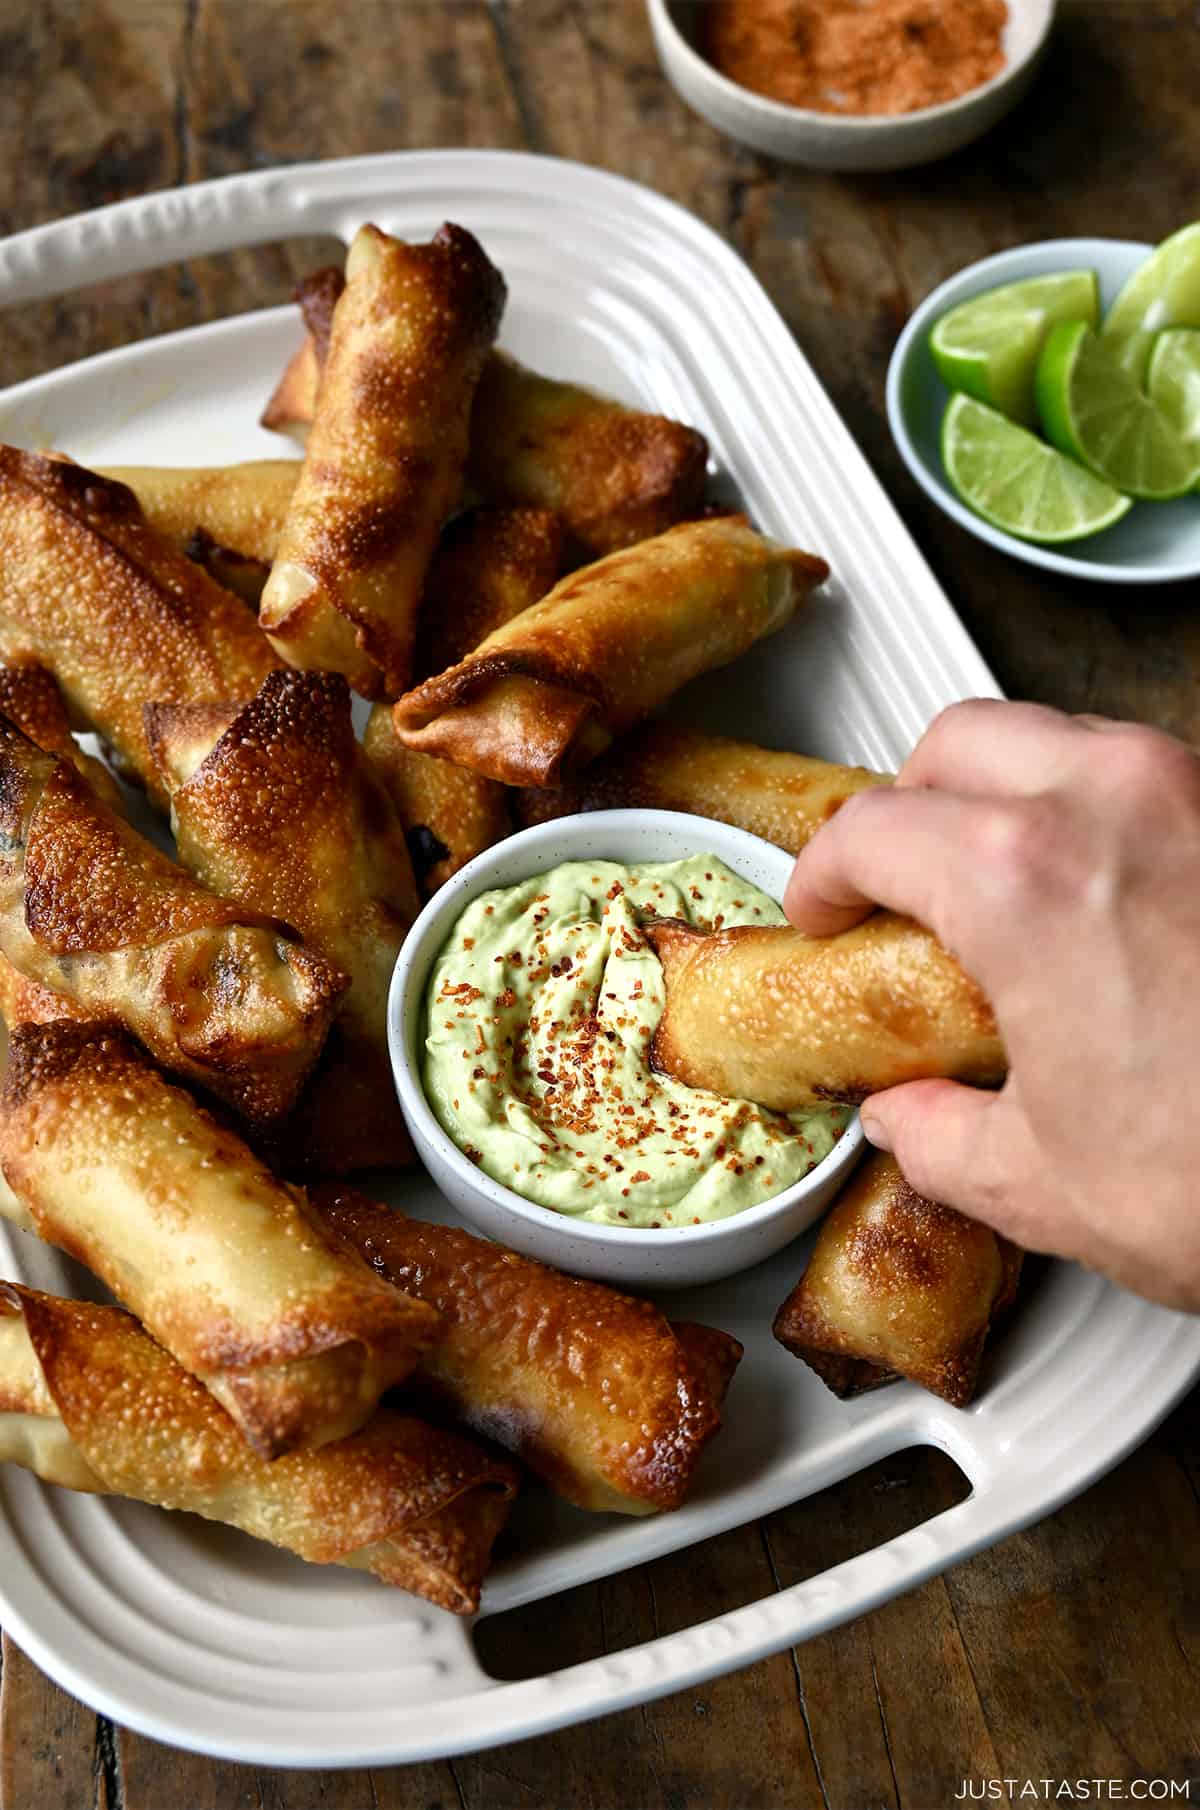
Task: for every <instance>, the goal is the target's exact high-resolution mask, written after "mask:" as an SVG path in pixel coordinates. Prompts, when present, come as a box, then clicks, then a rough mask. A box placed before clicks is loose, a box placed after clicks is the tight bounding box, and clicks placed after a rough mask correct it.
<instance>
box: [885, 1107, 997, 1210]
mask: <svg viewBox="0 0 1200 1810" xmlns="http://www.w3.org/2000/svg"><path fill="white" fill-rule="evenodd" d="M1011 1116H1012V1109H1011V1105H1010V1103H1009V1102H1008V1101H1007V1100H1006V1099H1005V1098H1004V1096H1003V1095H1002V1094H993V1093H985V1092H983V1091H982V1090H981V1089H980V1088H976V1087H963V1086H962V1085H961V1084H960V1083H959V1082H957V1081H907V1082H905V1083H904V1085H903V1086H902V1087H890V1088H888V1090H887V1091H886V1092H885V1093H881V1094H872V1095H871V1097H870V1099H868V1100H864V1102H863V1106H862V1128H863V1131H864V1132H865V1134H866V1136H867V1138H868V1139H869V1140H870V1142H871V1143H872V1144H874V1145H875V1147H876V1149H878V1150H890V1151H891V1153H892V1155H893V1156H894V1157H895V1159H896V1161H897V1163H899V1165H900V1168H901V1171H902V1172H903V1174H904V1177H905V1180H906V1181H907V1182H908V1184H909V1186H910V1187H912V1188H915V1189H916V1191H917V1193H918V1194H924V1195H925V1196H926V1197H927V1199H929V1200H936V1201H938V1202H940V1203H941V1205H943V1206H947V1207H957V1208H958V1210H959V1211H960V1212H961V1213H966V1214H968V1215H969V1216H970V1217H971V1218H972V1219H981V1220H983V1221H984V1223H985V1224H987V1225H991V1226H994V1227H995V1229H996V1230H997V1231H1000V1232H1003V1231H1004V1229H1005V1227H1004V1223H1003V1222H1004V1220H1005V1218H1006V1217H1007V1215H1006V1213H1005V1200H1004V1194H1003V1188H1002V1168H1001V1164H1000V1162H999V1160H998V1159H999V1153H1000V1151H1001V1150H1002V1149H1004V1148H1005V1140H1006V1136H1007V1135H1008V1132H1009V1131H1010V1130H1011V1127H1010V1126H1009V1121H1010V1119H1011ZM1004 1168H1005V1169H1007V1165H1004Z"/></svg>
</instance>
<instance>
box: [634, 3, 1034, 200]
mask: <svg viewBox="0 0 1200 1810" xmlns="http://www.w3.org/2000/svg"><path fill="white" fill-rule="evenodd" d="M647 9H648V11H649V15H650V23H651V28H652V30H653V32H654V39H655V43H656V45H657V47H658V53H659V56H660V58H661V60H662V64H663V68H664V69H665V71H666V73H667V76H668V78H669V80H670V81H671V83H672V85H673V86H674V88H675V89H676V92H677V93H678V94H679V95H680V96H681V98H682V99H683V100H685V101H686V102H687V103H688V105H689V106H691V107H694V108H695V109H696V111H697V112H698V113H701V114H703V115H704V117H705V119H707V120H709V121H710V122H711V123H712V124H713V125H714V126H716V127H717V128H718V130H719V131H722V132H726V133H728V134H729V136H730V137H732V138H737V139H740V140H741V141H742V142H743V143H744V144H748V145H751V146H752V147H753V148H754V149H755V150H757V151H764V152H766V153H767V154H768V155H769V156H771V157H778V158H781V159H782V160H783V161H785V162H788V163H800V164H807V165H809V166H810V167H811V168H814V169H826V170H844V171H853V170H902V169H909V168H911V167H912V166H913V165H915V164H921V163H931V162H932V161H933V160H934V159H935V158H938V157H945V156H947V155H948V154H949V153H950V152H951V151H957V150H959V149H960V148H961V146H963V145H965V144H969V143H970V142H971V141H972V140H973V139H976V138H979V137H980V136H981V135H982V134H983V133H984V132H986V131H987V130H988V129H989V127H991V126H994V125H995V124H996V123H997V121H998V120H1000V119H1002V118H1003V116H1004V115H1005V114H1006V113H1007V112H1008V111H1009V109H1010V108H1012V107H1014V106H1015V105H1016V103H1017V101H1018V100H1020V98H1021V96H1022V95H1023V94H1024V93H1025V90H1026V89H1027V88H1028V86H1029V84H1030V82H1031V81H1032V80H1033V76H1034V72H1035V70H1036V68H1037V64H1038V61H1039V59H1040V57H1041V54H1042V51H1043V50H1044V48H1045V45H1046V41H1047V38H1048V37H1049V33H1050V27H1051V25H1052V23H1053V19H1054V11H1055V0H647Z"/></svg>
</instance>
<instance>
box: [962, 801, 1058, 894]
mask: <svg viewBox="0 0 1200 1810" xmlns="http://www.w3.org/2000/svg"><path fill="white" fill-rule="evenodd" d="M974 824H975V841H976V849H975V853H976V854H977V855H978V856H982V858H983V860H984V862H985V863H986V865H987V867H988V868H989V870H990V872H991V875H992V878H993V880H994V881H996V882H998V883H999V884H1000V885H1001V886H1002V887H1003V889H1004V890H1006V891H1018V892H1027V891H1032V890H1038V891H1042V890H1045V888H1046V887H1047V885H1048V883H1049V881H1050V879H1051V877H1052V876H1054V875H1055V874H1057V872H1058V871H1059V870H1060V869H1061V867H1062V866H1063V864H1064V857H1065V855H1066V852H1067V843H1068V839H1069V831H1068V827H1067V824H1066V822H1065V818H1064V814H1063V813H1062V812H1060V811H1059V809H1058V808H1057V807H1056V805H1055V804H1054V801H1053V800H1052V799H1050V798H1021V799H1006V800H1004V801H1003V802H1002V803H996V804H990V805H986V806H981V807H980V809H979V810H978V811H977V812H976V813H975V817H974Z"/></svg>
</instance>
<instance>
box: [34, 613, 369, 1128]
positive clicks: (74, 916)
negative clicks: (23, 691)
mask: <svg viewBox="0 0 1200 1810" xmlns="http://www.w3.org/2000/svg"><path fill="white" fill-rule="evenodd" d="M239 607H240V606H239ZM293 936H294V933H292V932H290V931H289V932H286V933H285V931H284V929H283V927H281V926H280V925H278V924H276V923H273V922H272V921H271V920H270V919H269V918H264V917H262V916H259V915H257V914H255V913H253V912H250V911H247V910H246V908H245V907H244V906H240V905H238V904H237V903H235V902H234V901H233V900H231V899H219V898H217V897H216V896H215V895H214V894H213V893H211V892H207V891H206V890H205V889H204V887H202V886H200V885H199V884H198V883H197V881H195V880H193V879H192V877H191V875H190V874H187V873H185V872H184V870H183V868H181V867H177V866H176V864H175V862H173V861H170V860H168V858H167V856H166V855H164V854H161V853H160V852H159V850H158V849H156V848H154V847H153V846H152V845H151V844H150V843H149V842H147V841H145V839H144V838H143V837H141V836H139V835H138V833H137V832H136V830H134V829H132V828H131V827H130V825H129V824H128V823H126V822H125V820H124V819H123V818H121V817H117V816H116V815H115V814H114V813H113V812H111V811H109V810H107V809H106V808H105V806H104V805H102V804H101V803H100V801H99V800H98V799H97V798H96V797H95V796H94V795H93V794H92V792H91V791H90V790H89V788H88V786H87V784H86V782H85V781H84V780H83V779H82V777H81V776H80V774H79V773H78V772H77V771H76V770H75V768H74V767H73V766H71V765H70V764H69V763H68V762H67V761H64V760H60V759H59V758H58V757H57V756H55V755H52V754H44V753H43V752H42V750H41V749H40V748H37V747H35V746H34V744H33V743H32V742H31V741H29V740H28V739H27V737H25V736H23V735H22V734H21V732H20V730H19V729H17V728H16V727H15V726H14V725H13V724H12V723H10V722H9V721H8V719H7V718H6V717H0V955H5V956H7V957H8V959H9V961H10V962H12V964H13V966H14V967H15V968H17V969H19V970H20V972H21V973H22V974H23V975H24V976H25V977H26V979H27V980H32V981H37V982H39V983H40V984H41V985H42V986H47V987H50V988H51V989H52V990H53V991H54V992H56V993H64V994H66V996H67V997H68V998H69V999H71V1000H72V1001H73V1002H74V1003H75V1004H76V1005H77V1006H80V1007H82V1008H83V1009H84V1010H85V1011H87V1012H89V1013H91V1014H92V1015H94V1016H107V1017H109V1018H113V1019H116V1020H119V1022H120V1023H121V1024H123V1025H124V1026H125V1027H126V1029H127V1030H129V1031H131V1032H132V1033H133V1034H134V1036H136V1037H138V1038H139V1039H140V1040H141V1042H142V1043H144V1044H145V1046H146V1048H147V1049H148V1050H150V1052H151V1053H152V1054H153V1055H154V1056H156V1057H157V1059H158V1060H159V1061H160V1062H162V1063H163V1064H164V1065H165V1066H166V1067H168V1068H172V1069H174V1070H175V1071H176V1072H177V1073H178V1074H181V1075H184V1076H186V1077H187V1078H188V1079H189V1080H191V1081H195V1082H198V1083H200V1084H201V1085H202V1086H204V1087H206V1088H208V1089H209V1090H210V1091H211V1092H212V1093H214V1094H216V1095H218V1096H219V1097H220V1098H221V1099H222V1100H225V1101H227V1102H228V1103H229V1104H230V1105H231V1106H233V1107H234V1108H236V1110H237V1111H239V1112H240V1113H242V1114H243V1115H244V1116H245V1117H246V1118H247V1119H249V1120H251V1121H252V1122H258V1123H269V1122H270V1121H272V1120H276V1119H278V1118H280V1117H281V1116H282V1115H283V1114H284V1113H285V1112H287V1111H288V1110H290V1108H291V1107H292V1106H294V1105H295V1103H296V1098H297V1096H298V1095H299V1092H300V1089H301V1087H302V1086H303V1084H304V1082H305V1080H306V1079H307V1077H308V1074H309V1071H310V1070H311V1069H312V1067H313V1065H314V1063H315V1062H316V1060H317V1057H318V1055H319V1054H320V1051H321V1046H322V1044H323V1043H324V1041H325V1035H326V1032H327V1031H328V1029H329V1025H330V1023H331V1021H332V1018H333V1014H334V1011H335V1010H336V1007H337V1004H338V1001H339V999H340V998H341V995H342V994H343V992H344V991H345V989H346V985H347V981H346V976H345V975H344V974H342V973H341V972H340V970H339V969H337V968H335V967H333V966H332V964H331V963H329V962H328V961H325V960H324V959H323V958H322V957H321V956H319V955H316V954H314V953H313V951H312V950H310V949H306V948H305V947H304V946H303V944H302V943H300V942H298V941H295V940H292V938H293Z"/></svg>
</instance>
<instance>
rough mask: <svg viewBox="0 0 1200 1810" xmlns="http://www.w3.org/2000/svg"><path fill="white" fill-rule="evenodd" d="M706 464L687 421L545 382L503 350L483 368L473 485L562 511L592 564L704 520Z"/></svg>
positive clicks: (470, 471)
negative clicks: (694, 520)
mask: <svg viewBox="0 0 1200 1810" xmlns="http://www.w3.org/2000/svg"><path fill="white" fill-rule="evenodd" d="M707 463H708V443H707V441H706V440H705V438H704V436H703V434H699V433H697V432H696V430H695V429H694V428H691V427H684V426H683V424H682V423H681V422H678V421H668V420H667V419H666V418H665V417H664V416H662V415H648V414H642V413H640V412H639V411H637V410H635V409H629V408H626V407H624V405H623V404H621V403H619V402H612V401H610V400H609V399H608V398H607V397H605V396H598V395H596V394H595V393H594V391H591V390H585V389H583V388H582V387H581V386H580V385H579V384H575V383H561V382H558V381H556V380H555V379H554V378H551V377H539V376H538V375H537V373H536V372H534V371H530V370H527V369H526V368H525V367H524V366H523V365H521V364H518V363H517V361H516V360H515V359H513V358H509V357H506V356H505V354H504V353H502V352H496V353H493V355H492V357H491V358H490V359H489V360H488V362H487V364H486V365H485V367H484V372H483V376H482V378H481V379H480V383H479V389H478V391H477V393H476V396H475V409H474V414H473V417H472V424H471V456H470V460H469V461H468V465H467V476H468V479H469V481H470V483H471V484H472V485H473V486H474V487H475V488H476V489H477V490H478V491H479V492H480V493H481V494H482V495H483V496H486V497H490V498H492V499H494V500H496V501H503V502H512V503H536V504H538V505H540V506H541V507H542V508H543V509H554V510H557V511H558V513H559V514H560V515H561V516H562V518H563V520H564V522H565V523H566V525H567V529H568V532H569V533H570V536H571V538H572V540H573V541H574V542H575V544H576V545H577V547H578V548H579V550H580V551H581V553H582V554H583V556H584V557H585V558H592V559H596V558H600V557H602V556H603V555H604V554H606V553H613V552H615V551H616V550H617V549H618V548H620V547H629V546H632V545H633V544H634V542H636V541H639V540H646V539H648V538H650V537H651V536H653V535H656V534H662V533H664V532H665V530H666V529H668V528H671V527H673V526H674V525H675V523H676V522H680V521H683V520H685V519H686V518H688V517H689V516H694V515H697V514H698V513H699V511H700V509H701V506H702V503H703V497H704V481H705V470H706V467H707Z"/></svg>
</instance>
